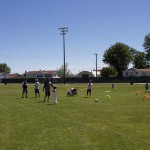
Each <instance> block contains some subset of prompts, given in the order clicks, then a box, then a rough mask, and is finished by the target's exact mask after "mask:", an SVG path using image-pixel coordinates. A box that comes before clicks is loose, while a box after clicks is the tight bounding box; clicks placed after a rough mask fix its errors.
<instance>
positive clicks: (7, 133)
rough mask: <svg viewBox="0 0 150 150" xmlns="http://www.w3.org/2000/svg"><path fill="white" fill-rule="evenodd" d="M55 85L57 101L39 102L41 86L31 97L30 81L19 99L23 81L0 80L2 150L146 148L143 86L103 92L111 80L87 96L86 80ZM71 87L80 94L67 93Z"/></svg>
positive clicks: (148, 123) (148, 127)
mask: <svg viewBox="0 0 150 150" xmlns="http://www.w3.org/2000/svg"><path fill="white" fill-rule="evenodd" d="M56 86H57V87H58V89H57V97H58V104H57V105H53V104H52V102H50V103H48V102H45V103H44V102H42V101H43V99H44V93H43V91H42V87H43V85H41V86H40V89H41V91H40V92H41V97H40V98H34V87H33V85H32V84H31V85H29V95H28V98H27V99H26V98H24V99H22V98H21V93H22V89H21V85H19V84H8V85H3V84H0V150H148V149H149V147H150V101H148V100H145V101H143V96H144V94H145V93H144V85H129V84H118V85H117V90H114V91H111V92H109V93H107V92H105V91H109V88H110V87H111V85H110V84H100V83H99V84H94V85H93V90H92V96H91V97H88V98H86V97H85V96H86V89H85V88H86V84H66V85H63V84H58V85H56ZM71 87H76V88H77V89H78V96H74V97H67V96H66V92H67V89H69V88H71ZM136 91H142V92H143V95H138V96H136ZM108 94H109V95H110V96H111V101H109V99H108V97H107V96H106V95H108ZM148 95H149V96H150V94H148ZM95 99H98V100H99V101H98V102H97V103H95V101H94V100H95Z"/></svg>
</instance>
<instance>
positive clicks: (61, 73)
mask: <svg viewBox="0 0 150 150" xmlns="http://www.w3.org/2000/svg"><path fill="white" fill-rule="evenodd" d="M63 75H64V65H62V66H61V67H60V68H59V69H58V76H59V77H63ZM70 75H71V71H70V70H69V69H68V63H66V64H65V77H69V76H70Z"/></svg>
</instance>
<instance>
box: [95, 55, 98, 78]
mask: <svg viewBox="0 0 150 150" xmlns="http://www.w3.org/2000/svg"><path fill="white" fill-rule="evenodd" d="M97 55H98V54H97V53H95V56H96V78H97Z"/></svg>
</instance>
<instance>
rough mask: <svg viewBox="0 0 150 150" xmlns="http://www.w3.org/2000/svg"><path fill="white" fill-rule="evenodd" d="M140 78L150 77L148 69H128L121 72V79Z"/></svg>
mask: <svg viewBox="0 0 150 150" xmlns="http://www.w3.org/2000/svg"><path fill="white" fill-rule="evenodd" d="M141 76H150V69H136V68H130V69H127V70H125V71H123V77H141Z"/></svg>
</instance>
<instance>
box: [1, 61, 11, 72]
mask: <svg viewBox="0 0 150 150" xmlns="http://www.w3.org/2000/svg"><path fill="white" fill-rule="evenodd" d="M0 72H1V73H2V72H3V73H10V72H11V69H10V67H8V66H7V64H6V63H1V64H0Z"/></svg>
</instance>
